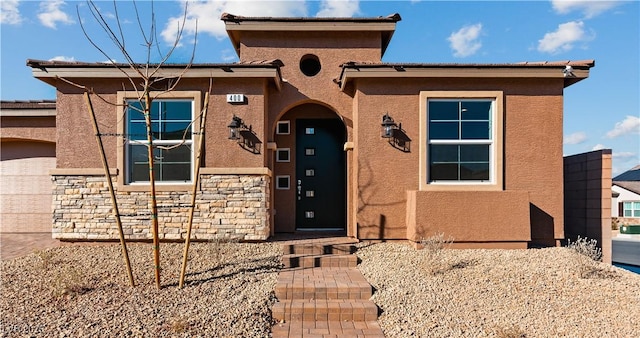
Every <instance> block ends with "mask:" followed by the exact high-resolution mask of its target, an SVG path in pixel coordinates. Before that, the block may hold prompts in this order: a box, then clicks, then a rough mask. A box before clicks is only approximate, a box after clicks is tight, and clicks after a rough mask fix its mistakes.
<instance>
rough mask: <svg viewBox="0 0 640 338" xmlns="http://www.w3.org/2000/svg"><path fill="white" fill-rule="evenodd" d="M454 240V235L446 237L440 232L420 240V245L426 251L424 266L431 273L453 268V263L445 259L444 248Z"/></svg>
mask: <svg viewBox="0 0 640 338" xmlns="http://www.w3.org/2000/svg"><path fill="white" fill-rule="evenodd" d="M452 242H453V238H452V237H447V238H445V237H444V233H438V234H435V235H432V236H429V237H426V238H422V239H421V240H420V247H421V248H422V250H423V251H424V259H423V262H422V263H423V267H424V269H425V271H427V273H429V274H430V275H436V274H439V273H442V272H444V271H447V270H449V269H451V264H448V263H447V262H446V260H445V255H444V249H445V248H447V247H448V246H449V245H451V243H452Z"/></svg>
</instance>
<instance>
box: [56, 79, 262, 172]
mask: <svg viewBox="0 0 640 338" xmlns="http://www.w3.org/2000/svg"><path fill="white" fill-rule="evenodd" d="M83 84H84V85H86V86H88V87H91V88H93V89H94V90H95V91H96V93H97V94H99V95H100V96H101V97H102V99H100V98H98V96H97V95H91V101H92V105H93V108H94V111H95V113H96V116H97V119H98V124H99V127H100V133H102V134H116V133H117V124H118V121H119V120H120V118H121V117H120V116H119V108H118V107H116V106H114V104H113V103H115V102H116V101H117V99H116V92H117V91H119V90H121V89H122V88H123V82H121V81H116V80H97V81H94V82H85V83H83ZM125 86H126V82H125ZM266 86H267V85H266V80H258V81H256V80H255V79H215V80H214V81H213V87H212V90H211V97H210V99H209V106H208V109H209V110H208V112H207V122H206V134H205V135H206V141H205V146H204V149H205V153H204V155H203V166H206V167H215V168H235V167H264V166H265V165H266V163H267V159H266V158H267V157H266V156H267V155H266V153H267V152H266V151H265V150H266V139H267V136H266V134H265V129H266V125H265V122H264V111H265V105H266V99H265V96H264V92H265V90H266ZM208 88H209V81H208V79H201V80H192V79H184V80H182V81H181V82H180V85H179V86H178V87H177V88H176V89H175V91H190V90H197V91H201V92H202V96H201V101H202V102H204V93H205V92H206V91H207V90H208ZM234 93H242V94H245V96H246V97H247V101H246V102H247V103H246V104H230V103H227V102H226V94H234ZM57 101H58V114H57V121H56V122H57V126H58V133H57V140H56V141H57V143H58V145H59V146H58V152H57V168H101V167H102V163H101V161H100V153H99V149H98V145H97V143H96V139H95V134H94V132H93V127H92V122H91V118H90V115H89V112H88V110H87V105H86V103H85V99H84V96H83V92H82V91H81V90H80V89H77V88H75V87H72V86H69V85H66V84H62V83H61V84H59V86H58V95H57ZM197 113H198V112H196V114H197ZM234 114H235V115H237V116H239V117H241V118H242V119H243V120H244V121H245V123H246V124H247V125H251V126H252V130H253V131H254V133H255V134H256V137H257V138H258V139H259V140H260V141H262V144H261V145H260V147H259V151H260V152H259V153H257V154H256V153H252V152H249V151H245V150H243V149H242V148H241V147H240V146H239V145H238V144H237V143H235V142H234V141H231V140H228V134H229V129H228V127H227V125H228V124H229V123H230V122H231V118H232V116H233V115H234ZM103 144H104V147H105V152H106V154H107V160H108V162H109V166H110V167H111V168H116V167H117V156H116V154H117V151H116V149H117V145H118V144H117V137H115V136H104V137H103Z"/></svg>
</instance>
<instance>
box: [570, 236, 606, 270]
mask: <svg viewBox="0 0 640 338" xmlns="http://www.w3.org/2000/svg"><path fill="white" fill-rule="evenodd" d="M567 248H569V249H570V250H573V251H574V252H575V254H574V255H573V257H574V259H573V260H574V262H573V263H574V266H575V268H576V269H577V270H578V273H579V275H580V277H581V278H607V276H609V275H610V274H605V273H603V272H604V271H603V270H602V269H600V268H599V267H598V264H597V263H598V262H600V261H602V249H600V248H598V241H597V240H595V239H587V238H582V237H580V236H578V239H576V241H575V242H571V240H568V241H567Z"/></svg>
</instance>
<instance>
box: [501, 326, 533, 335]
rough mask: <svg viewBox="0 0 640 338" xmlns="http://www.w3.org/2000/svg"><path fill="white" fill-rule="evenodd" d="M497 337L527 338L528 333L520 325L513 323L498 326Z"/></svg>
mask: <svg viewBox="0 0 640 338" xmlns="http://www.w3.org/2000/svg"><path fill="white" fill-rule="evenodd" d="M496 337H498V338H526V337H527V334H526V333H525V332H524V331H523V330H522V329H521V328H519V327H518V326H516V325H511V326H508V327H498V328H496Z"/></svg>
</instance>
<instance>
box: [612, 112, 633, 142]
mask: <svg viewBox="0 0 640 338" xmlns="http://www.w3.org/2000/svg"><path fill="white" fill-rule="evenodd" d="M627 134H640V117H638V116H631V115H629V116H627V117H626V118H625V119H624V120H622V121H621V122H618V123H616V125H615V127H613V129H611V130H609V131H608V132H607V134H606V137H607V138H616V137H618V136H622V135H627Z"/></svg>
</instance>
